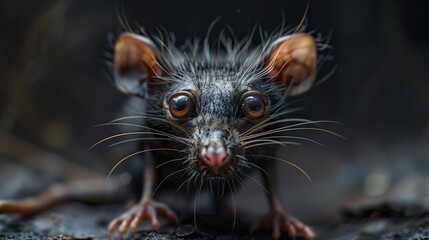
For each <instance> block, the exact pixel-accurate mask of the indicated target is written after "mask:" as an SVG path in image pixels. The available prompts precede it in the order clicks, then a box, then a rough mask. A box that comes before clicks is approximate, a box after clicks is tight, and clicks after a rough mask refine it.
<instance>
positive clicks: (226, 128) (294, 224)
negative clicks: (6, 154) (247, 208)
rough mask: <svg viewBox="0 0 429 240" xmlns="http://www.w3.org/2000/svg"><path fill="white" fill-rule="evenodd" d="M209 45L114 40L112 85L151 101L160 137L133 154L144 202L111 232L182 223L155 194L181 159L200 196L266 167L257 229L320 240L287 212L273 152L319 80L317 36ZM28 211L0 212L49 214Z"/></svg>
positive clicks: (148, 134)
mask: <svg viewBox="0 0 429 240" xmlns="http://www.w3.org/2000/svg"><path fill="white" fill-rule="evenodd" d="M207 41H208V39H206V40H204V42H202V43H198V42H196V43H192V44H188V46H187V48H186V50H183V51H182V50H178V49H177V48H176V47H174V46H173V45H172V44H171V43H169V42H168V41H163V40H162V39H156V40H154V39H151V38H150V37H149V36H143V35H139V34H136V33H130V32H127V33H123V34H121V35H120V36H119V37H118V39H117V40H116V43H115V49H114V60H113V67H114V82H115V84H116V87H117V88H118V89H119V90H120V91H122V92H123V93H126V94H129V95H135V96H139V97H141V98H142V99H144V102H145V104H144V106H142V108H143V109H144V111H143V113H142V114H141V115H140V116H137V117H138V118H141V119H143V122H144V123H143V124H142V125H140V127H141V128H142V131H141V132H140V133H139V135H141V136H142V138H147V139H153V140H146V141H142V145H141V151H139V152H137V153H135V154H133V155H137V154H141V156H142V161H143V164H144V169H143V181H144V184H143V190H142V196H141V200H140V201H139V202H138V203H136V204H135V205H133V206H132V207H131V208H130V209H129V210H128V211H126V212H125V213H124V214H123V215H121V216H119V217H117V218H116V219H114V220H113V221H112V222H111V223H110V225H109V227H108V231H109V234H111V235H112V234H114V233H115V232H119V233H120V234H121V235H124V234H125V233H127V232H128V231H129V230H132V231H137V228H138V226H139V224H140V223H142V222H143V221H146V220H149V221H150V222H151V223H152V225H153V226H154V227H155V228H158V227H159V226H160V222H159V217H166V218H168V219H169V220H171V221H177V219H178V218H177V216H176V214H175V213H174V212H173V211H172V210H171V209H170V208H169V207H168V206H167V205H166V204H164V203H161V202H158V201H157V199H156V196H154V195H153V192H154V191H155V187H156V186H157V185H158V184H159V183H160V182H161V181H162V180H163V179H162V178H161V177H160V175H159V174H158V168H156V166H157V165H160V164H164V165H165V166H168V165H169V164H170V163H174V162H175V163H178V164H177V165H178V166H180V167H181V169H180V173H184V174H185V175H186V176H187V181H185V182H184V183H191V186H196V188H197V189H196V190H197V191H201V188H202V187H208V186H210V187H212V186H214V188H216V186H218V185H219V184H221V183H225V182H228V184H233V183H234V182H236V181H239V179H240V176H243V174H246V173H248V172H249V171H261V172H262V175H263V176H264V187H265V188H266V189H267V191H268V194H267V199H268V201H269V204H270V212H269V213H268V214H267V215H266V216H265V217H263V218H262V220H261V222H259V223H257V224H256V225H254V228H253V230H257V229H258V228H268V229H270V230H271V231H272V237H273V238H275V239H277V238H279V237H280V236H281V234H282V233H286V234H288V235H289V236H291V237H294V236H296V235H297V234H299V235H302V236H304V237H305V238H307V239H311V238H314V237H315V233H314V232H313V231H312V230H311V229H310V228H309V227H308V226H306V225H305V224H303V223H302V222H300V221H299V220H297V219H295V218H294V217H292V216H290V215H288V214H287V213H286V212H285V210H284V209H283V207H282V206H281V202H280V199H279V193H278V191H279V188H278V186H277V184H276V176H275V175H276V171H275V160H274V159H275V158H276V156H275V155H273V153H275V152H276V149H277V148H278V147H279V146H278V145H281V144H282V143H284V142H283V141H284V138H282V137H285V136H283V135H281V134H282V133H284V132H286V131H288V129H289V128H288V126H286V127H285V126H284V125H283V124H284V123H286V122H287V118H286V116H285V114H286V113H287V109H286V102H287V100H288V97H291V96H296V95H300V94H302V93H304V92H306V91H307V90H309V89H310V87H311V86H312V85H313V83H314V82H315V79H316V72H317V66H316V65H317V45H316V41H315V40H314V38H313V37H312V36H311V35H310V34H306V33H289V34H285V33H282V32H281V33H278V34H273V35H272V36H271V37H269V38H267V39H265V40H264V41H263V43H262V44H261V45H259V46H256V47H253V48H252V47H251V39H250V38H249V39H248V40H244V41H241V42H236V43H234V41H232V40H231V39H229V38H227V37H224V36H220V37H219V39H218V41H219V43H220V46H221V47H220V50H219V49H218V50H214V48H213V47H211V46H210V45H209V44H208V43H207ZM136 134H137V133H136ZM123 160H125V159H123ZM178 172H179V171H178ZM167 177H170V175H169V176H167ZM180 183H181V182H180ZM194 183H196V185H193V184H194ZM218 187H219V186H218ZM45 198H46V196H45ZM45 198H39V200H40V201H41V199H42V200H43V199H45ZM49 201H52V200H46V199H45V202H43V204H45V205H48V204H50V203H52V202H49ZM29 205H31V204H27V205H25V204H24V205H23V204H21V205H19V204H18V205H16V204H15V205H13V203H12V202H3V203H1V202H0V213H1V212H3V213H12V212H18V213H26V212H36V211H37V210H39V209H43V207H39V208H34V205H31V206H29ZM31 208H32V209H31Z"/></svg>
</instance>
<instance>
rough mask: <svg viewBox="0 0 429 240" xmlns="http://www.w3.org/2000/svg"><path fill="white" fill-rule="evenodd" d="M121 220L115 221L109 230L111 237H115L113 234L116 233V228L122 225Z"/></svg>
mask: <svg viewBox="0 0 429 240" xmlns="http://www.w3.org/2000/svg"><path fill="white" fill-rule="evenodd" d="M121 221H122V220H121V219H115V220H113V221H112V222H111V223H110V224H109V227H108V228H107V229H108V232H109V235H113V233H114V232H115V231H116V228H117V227H118V226H119V224H121Z"/></svg>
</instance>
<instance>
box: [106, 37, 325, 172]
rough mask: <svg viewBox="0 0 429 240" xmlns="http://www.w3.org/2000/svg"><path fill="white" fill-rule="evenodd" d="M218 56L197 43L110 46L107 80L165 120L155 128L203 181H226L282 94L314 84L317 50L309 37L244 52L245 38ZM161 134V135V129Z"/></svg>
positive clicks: (141, 41)
mask: <svg viewBox="0 0 429 240" xmlns="http://www.w3.org/2000/svg"><path fill="white" fill-rule="evenodd" d="M219 41H220V42H221V43H222V44H221V46H223V51H222V50H220V51H212V48H210V46H209V45H208V44H207V43H206V42H205V43H204V44H203V47H202V49H199V47H198V46H199V45H198V43H194V44H189V46H188V49H190V50H189V51H186V50H184V51H185V52H183V51H179V50H178V49H177V48H174V47H173V46H170V45H171V44H169V43H163V42H161V41H159V42H158V44H155V43H154V42H153V41H152V40H151V39H149V38H148V37H144V36H140V35H137V34H133V33H124V34H122V35H121V36H120V37H119V38H118V40H117V42H116V45H115V57H114V73H115V83H116V85H117V87H118V89H120V90H121V91H122V92H124V93H127V94H131V95H138V96H140V97H142V98H144V99H146V100H147V102H148V104H150V105H151V107H152V109H154V110H155V111H156V110H158V112H157V113H156V115H157V116H158V117H160V116H162V118H163V119H167V121H164V122H167V123H168V124H167V126H163V127H161V128H159V129H163V130H162V131H167V132H168V134H174V135H175V136H177V137H179V139H181V140H182V141H183V143H184V146H185V147H184V148H185V149H184V152H185V154H186V157H187V161H188V163H189V164H190V166H191V168H190V169H191V172H192V171H194V172H196V173H198V174H199V175H203V176H205V177H209V178H210V177H219V176H222V177H224V176H232V175H234V173H235V172H236V171H240V169H241V168H243V167H248V166H249V161H248V157H247V156H246V153H247V149H249V148H251V147H252V146H256V144H255V143H257V142H258V141H259V140H260V138H263V137H265V136H267V135H263V134H262V135H257V133H258V132H259V131H260V130H261V129H263V128H264V127H267V126H270V122H272V121H273V119H274V118H272V114H273V112H274V110H275V109H277V110H278V109H279V108H281V106H282V104H284V101H283V100H284V99H285V97H286V96H295V95H299V94H301V93H303V92H305V91H307V90H308V89H309V88H310V87H311V85H312V84H313V82H314V80H315V75H316V62H317V48H316V43H315V40H314V39H313V37H312V36H311V35H309V34H303V33H299V34H291V35H287V36H283V37H278V38H277V39H269V40H268V41H266V42H265V43H264V44H261V45H260V46H258V47H256V48H254V49H251V48H250V42H251V41H250V40H249V41H243V42H241V43H237V44H232V43H231V42H230V41H229V40H228V39H226V38H223V37H220V39H219ZM165 129H167V130H165Z"/></svg>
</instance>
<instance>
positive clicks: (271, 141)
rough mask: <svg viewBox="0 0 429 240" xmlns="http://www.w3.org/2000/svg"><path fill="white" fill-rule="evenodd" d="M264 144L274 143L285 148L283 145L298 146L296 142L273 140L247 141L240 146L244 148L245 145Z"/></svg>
mask: <svg viewBox="0 0 429 240" xmlns="http://www.w3.org/2000/svg"><path fill="white" fill-rule="evenodd" d="M264 142H269V143H274V144H279V145H284V146H286V145H285V144H291V145H299V144H298V143H296V142H287V141H276V140H273V139H266V138H261V139H254V140H250V141H247V142H243V144H242V146H243V147H246V146H247V145H250V144H252V143H264Z"/></svg>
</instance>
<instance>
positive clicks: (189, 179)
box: [176, 176, 192, 192]
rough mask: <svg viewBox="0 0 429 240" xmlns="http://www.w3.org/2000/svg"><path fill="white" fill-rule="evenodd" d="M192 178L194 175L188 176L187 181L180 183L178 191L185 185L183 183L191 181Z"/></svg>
mask: <svg viewBox="0 0 429 240" xmlns="http://www.w3.org/2000/svg"><path fill="white" fill-rule="evenodd" d="M191 180H192V176H190V177H188V178H187V179H186V180H185V181H183V183H182V184H180V186H179V187H178V188H177V190H176V192H179V191H180V189H181V188H182V187H183V185H185V183H189V181H191Z"/></svg>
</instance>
